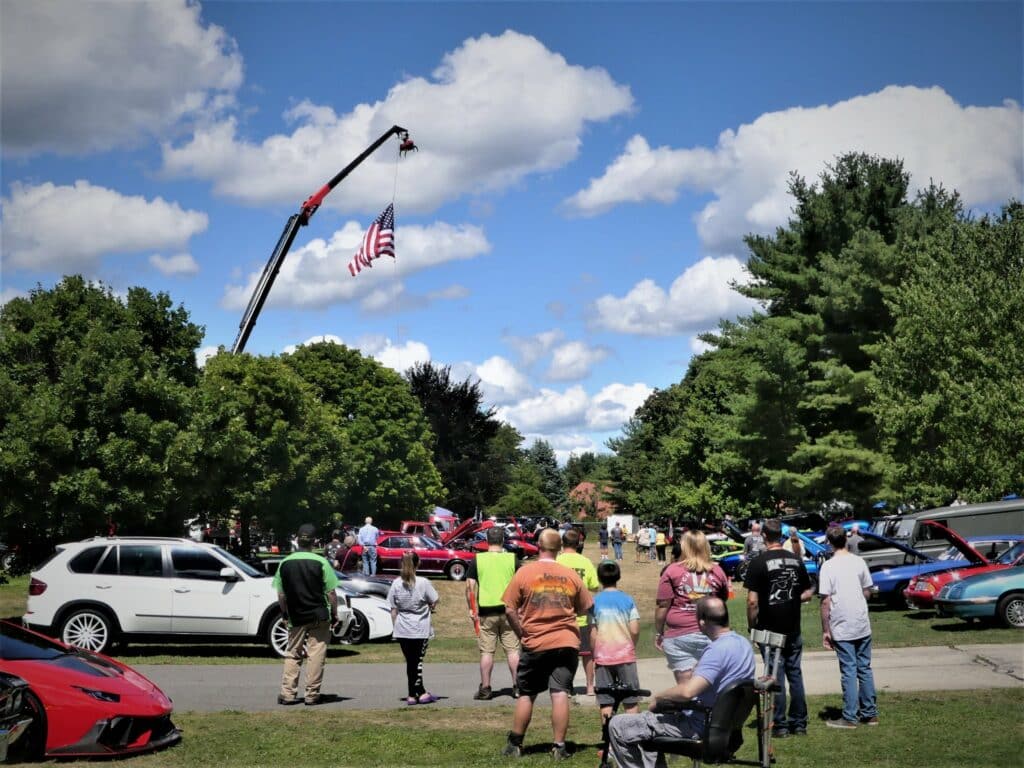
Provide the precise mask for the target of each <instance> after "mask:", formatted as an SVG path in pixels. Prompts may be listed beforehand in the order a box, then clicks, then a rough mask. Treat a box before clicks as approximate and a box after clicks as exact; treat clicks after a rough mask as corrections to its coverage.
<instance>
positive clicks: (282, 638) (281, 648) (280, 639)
mask: <svg viewBox="0 0 1024 768" xmlns="http://www.w3.org/2000/svg"><path fill="white" fill-rule="evenodd" d="M270 644H271V645H273V646H274V650H275V651H276V652H277V654H278V656H284V655H285V654H286V653H287V652H288V624H287V623H286V622H285V620H284V619H283V618H278V619H276V620H275V621H274V626H272V627H271V628H270Z"/></svg>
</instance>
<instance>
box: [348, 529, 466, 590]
mask: <svg viewBox="0 0 1024 768" xmlns="http://www.w3.org/2000/svg"><path fill="white" fill-rule="evenodd" d="M409 550H413V551H414V552H416V554H417V555H419V556H420V564H419V567H418V568H417V569H416V570H417V571H418V572H419V573H421V574H423V575H424V576H426V575H429V574H434V575H443V576H447V577H448V578H449V579H452V580H453V581H462V580H463V579H464V578H466V571H468V570H469V563H470V561H471V560H472V559H473V558H474V557H476V552H472V551H470V550H466V549H453V548H449V547H447V546H445V545H444V544H442V543H441V542H439V541H436V540H435V539H432V538H430V537H429V536H419V535H417V534H414V533H401V532H400V531H384V532H383V533H381V534H380V535H379V536H378V537H377V571H378V572H380V571H387V572H389V573H398V571H399V568H401V566H402V555H403V554H405V553H406V552H408V551H409ZM362 557H363V548H362V547H361V546H360V545H359V544H356V545H355V546H354V547H352V548H351V549H350V550H349V551H348V552H347V553H346V554H345V561H344V562H343V563H342V565H341V570H343V571H353V570H358V569H359V563H360V561H361V560H362Z"/></svg>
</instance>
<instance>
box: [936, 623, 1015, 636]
mask: <svg viewBox="0 0 1024 768" xmlns="http://www.w3.org/2000/svg"><path fill="white" fill-rule="evenodd" d="M984 629H999V627H998V626H996V625H995V624H994V623H992V622H984V621H954V622H951V623H949V624H932V631H933V632H948V633H950V634H954V635H955V634H957V633H959V632H975V631H977V630H984Z"/></svg>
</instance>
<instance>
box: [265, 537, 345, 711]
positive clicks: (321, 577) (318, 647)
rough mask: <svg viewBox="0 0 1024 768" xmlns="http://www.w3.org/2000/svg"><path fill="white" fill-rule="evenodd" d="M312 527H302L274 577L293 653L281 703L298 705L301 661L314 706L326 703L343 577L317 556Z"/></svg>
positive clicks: (309, 701) (308, 698) (283, 680)
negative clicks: (323, 692) (327, 663)
mask: <svg viewBox="0 0 1024 768" xmlns="http://www.w3.org/2000/svg"><path fill="white" fill-rule="evenodd" d="M315 538H316V529H315V528H314V527H313V526H312V525H309V524H307V525H302V526H300V527H299V535H298V543H299V548H298V551H296V552H293V553H292V554H290V555H288V557H286V558H285V559H284V560H282V561H281V565H279V566H278V568H277V573H276V574H275V575H274V589H276V590H277V602H278V605H280V607H281V613H282V615H284V617H285V618H286V619H287V620H288V649H287V652H286V653H285V657H284V674H283V676H282V677H281V693H280V695H278V697H277V703H278V704H286V705H287V704H298V703H299V701H300V699H299V698H298V690H299V670H300V669H301V668H302V658H303V656H306V657H307V658H308V659H309V666H308V667H306V690H305V694H306V695H305V701H306V704H309V705H310V706H312V705H314V704H319V703H321V701H322V697H321V696H320V684H321V682H322V681H323V677H324V658H325V657H326V656H327V641H328V640H330V637H331V625H332V624H334V623H336V622H337V621H338V595H337V593H336V592H335V591H334V590H335V589H336V588H337V586H338V577H337V575H336V574H335V573H334V569H333V568H331V566H330V564H329V563H328V562H327V560H326V559H324V558H323V557H321V556H320V555H318V554H315V553H314V552H313V551H312V549H313V541H314V539H315Z"/></svg>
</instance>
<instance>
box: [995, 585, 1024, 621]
mask: <svg viewBox="0 0 1024 768" xmlns="http://www.w3.org/2000/svg"><path fill="white" fill-rule="evenodd" d="M996 616H998V617H999V618H1000V619H1002V621H1003V623H1004V624H1005V625H1006V626H1008V627H1013V628H1014V629H1024V594H1021V593H1019V592H1018V593H1017V594H1014V595H1007V596H1006V597H1004V598H1003V599H1002V600H1000V601H999V606H998V607H997V608H996Z"/></svg>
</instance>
